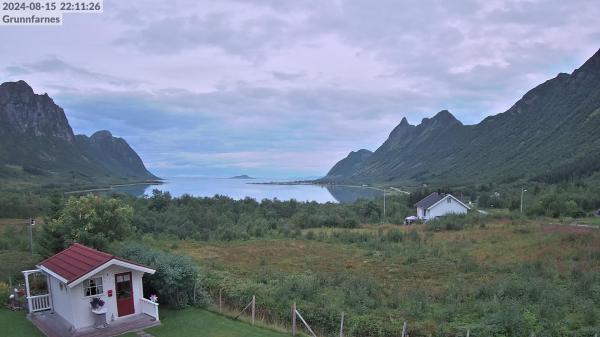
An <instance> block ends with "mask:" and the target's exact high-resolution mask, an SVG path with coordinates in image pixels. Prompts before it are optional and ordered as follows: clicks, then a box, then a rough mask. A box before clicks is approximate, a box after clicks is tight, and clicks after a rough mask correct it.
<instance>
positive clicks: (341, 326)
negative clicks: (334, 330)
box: [340, 311, 344, 337]
mask: <svg viewBox="0 0 600 337" xmlns="http://www.w3.org/2000/svg"><path fill="white" fill-rule="evenodd" d="M340 337H344V312H343V311H342V321H341V323H340Z"/></svg>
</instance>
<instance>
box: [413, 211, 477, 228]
mask: <svg viewBox="0 0 600 337" xmlns="http://www.w3.org/2000/svg"><path fill="white" fill-rule="evenodd" d="M481 223H482V219H481V217H480V216H479V215H478V214H476V213H469V214H467V215H446V216H443V217H439V218H436V219H433V220H431V221H429V222H427V224H426V226H425V228H426V229H427V230H430V231H442V230H449V231H457V230H462V229H464V228H465V226H468V227H472V226H474V225H479V224H481Z"/></svg>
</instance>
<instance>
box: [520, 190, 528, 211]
mask: <svg viewBox="0 0 600 337" xmlns="http://www.w3.org/2000/svg"><path fill="white" fill-rule="evenodd" d="M525 192H527V190H526V189H525V187H521V214H523V196H524V194H525Z"/></svg>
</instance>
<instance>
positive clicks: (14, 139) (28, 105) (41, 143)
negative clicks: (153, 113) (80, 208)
mask: <svg viewBox="0 0 600 337" xmlns="http://www.w3.org/2000/svg"><path fill="white" fill-rule="evenodd" d="M148 179H156V177H155V176H154V175H152V174H151V173H150V172H148V171H147V170H146V168H145V166H144V164H143V162H142V160H141V159H140V158H139V156H138V155H137V154H136V153H135V152H134V151H133V150H132V149H131V148H130V147H129V145H127V143H126V142H125V141H124V140H123V139H121V138H114V137H113V136H112V135H111V134H110V133H109V132H107V131H103V132H98V133H96V134H94V135H93V136H92V137H89V138H88V137H87V136H83V135H78V136H75V135H74V133H73V130H72V129H71V126H70V125H69V122H68V120H67V118H66V116H65V113H64V111H63V109H62V108H60V107H59V106H58V105H56V104H55V103H54V101H53V100H52V99H51V98H50V97H49V96H48V95H47V94H44V95H36V94H35V93H34V92H33V89H32V88H31V87H30V86H29V85H28V84H27V83H25V82H24V81H18V82H6V83H3V84H0V180H2V181H4V182H5V183H6V182H8V181H11V182H14V181H18V180H25V181H28V182H29V183H30V184H37V183H41V182H45V183H51V184H59V185H60V184H93V183H97V182H100V181H101V182H113V181H114V182H124V181H136V180H137V181H139V180H148Z"/></svg>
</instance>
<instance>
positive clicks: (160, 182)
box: [63, 180, 165, 194]
mask: <svg viewBox="0 0 600 337" xmlns="http://www.w3.org/2000/svg"><path fill="white" fill-rule="evenodd" d="M164 183H165V182H164V181H163V180H148V181H140V182H136V183H127V184H115V185H109V186H108V187H98V188H90V189H84V190H75V191H66V192H63V194H78V193H87V192H102V191H111V190H112V189H114V188H115V187H126V186H137V185H162V184H164Z"/></svg>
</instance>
